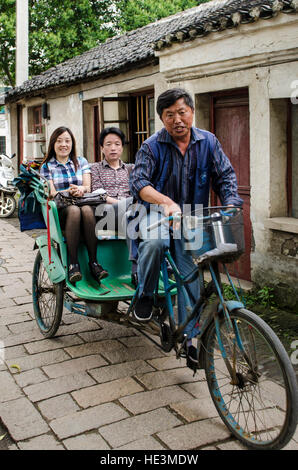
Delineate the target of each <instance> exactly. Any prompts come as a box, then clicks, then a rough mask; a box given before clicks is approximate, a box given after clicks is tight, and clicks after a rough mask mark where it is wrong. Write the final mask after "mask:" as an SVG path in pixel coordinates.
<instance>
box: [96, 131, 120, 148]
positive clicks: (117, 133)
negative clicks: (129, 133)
mask: <svg viewBox="0 0 298 470" xmlns="http://www.w3.org/2000/svg"><path fill="white" fill-rule="evenodd" d="M109 134H116V135H117V136H118V137H119V138H120V139H121V142H122V145H124V144H125V135H124V133H123V132H122V130H121V129H119V127H105V128H104V129H103V130H102V131H101V133H100V134H99V145H100V146H101V147H102V146H103V141H104V140H105V137H106V136H107V135H109Z"/></svg>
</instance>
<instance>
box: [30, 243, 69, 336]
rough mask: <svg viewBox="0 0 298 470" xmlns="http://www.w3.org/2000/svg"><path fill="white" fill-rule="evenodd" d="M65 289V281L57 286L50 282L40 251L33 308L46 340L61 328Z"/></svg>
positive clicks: (34, 271)
mask: <svg viewBox="0 0 298 470" xmlns="http://www.w3.org/2000/svg"><path fill="white" fill-rule="evenodd" d="M63 288H64V282H63V281H62V282H59V283H57V284H53V283H52V282H51V281H50V279H49V276H48V274H47V271H46V269H45V266H44V263H43V259H42V257H41V254H40V252H39V251H38V253H37V255H36V258H35V263H34V268H33V280H32V295H33V307H34V315H35V319H36V321H37V324H38V327H39V329H40V331H41V333H42V334H43V335H44V336H45V337H46V338H51V337H52V336H54V335H55V333H56V331H57V330H58V328H59V325H60V322H61V317H62V311H63V295H64V293H63Z"/></svg>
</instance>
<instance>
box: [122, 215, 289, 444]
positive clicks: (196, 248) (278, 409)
mask: <svg viewBox="0 0 298 470" xmlns="http://www.w3.org/2000/svg"><path fill="white" fill-rule="evenodd" d="M169 220H173V217H168V218H164V219H162V220H161V221H160V222H159V224H161V223H168V222H169ZM182 224H184V227H185V226H186V231H187V233H188V237H187V243H188V249H189V247H191V252H192V256H193V260H194V263H195V268H194V269H193V270H192V272H190V273H189V274H188V275H187V276H186V277H184V278H183V277H182V276H181V275H180V273H179V271H178V269H177V267H176V265H175V262H174V260H173V258H172V256H171V254H170V252H169V251H167V252H165V257H164V261H163V263H162V266H161V271H162V278H163V283H164V291H165V298H164V300H163V305H162V307H160V306H159V309H157V313H156V315H155V317H154V321H153V323H154V322H155V323H156V324H159V328H160V338H161V345H162V348H163V349H164V350H165V351H167V352H168V351H170V350H171V349H172V348H174V349H175V350H176V355H177V358H179V357H184V354H185V350H186V351H187V343H186V338H183V330H184V329H185V327H186V325H187V324H188V323H189V322H190V321H192V320H193V319H194V318H196V319H197V322H198V324H199V325H200V333H199V334H198V336H197V355H198V357H197V359H198V366H197V365H194V363H193V362H192V361H188V362H187V364H188V365H189V367H191V368H192V369H193V370H194V372H195V371H196V369H197V368H200V369H204V370H205V375H206V379H207V383H208V387H209V391H210V394H211V397H212V400H213V402H214V404H215V407H216V409H217V411H218V413H219V415H220V417H221V419H222V420H223V422H224V423H225V424H226V426H227V427H228V428H229V429H230V431H231V432H232V433H233V434H234V435H235V436H236V437H237V438H238V439H239V440H240V441H241V442H242V443H244V444H245V445H246V446H247V447H249V448H252V449H266V450H269V449H281V448H282V447H284V446H285V445H286V444H287V443H288V442H289V440H290V439H291V437H292V436H293V434H294V432H295V429H296V425H297V418H298V388H297V381H296V376H295V372H294V370H293V367H292V364H291V362H290V360H289V357H288V354H287V353H286V351H285V349H284V347H283V345H282V344H281V342H280V340H279V339H278V337H277V336H276V334H275V333H274V332H273V330H272V329H271V328H270V327H269V326H268V325H267V324H266V323H265V322H264V321H263V320H262V319H261V318H260V317H258V316H257V315H256V314H254V313H253V312H251V311H249V310H247V309H245V307H244V305H243V303H242V302H241V300H240V298H239V296H238V293H237V290H236V289H235V286H234V284H233V282H232V279H231V277H230V275H229V272H228V269H227V266H226V264H227V263H230V262H232V261H235V260H236V259H237V258H239V256H240V255H241V254H242V253H243V251H244V236H243V217H242V210H241V209H236V208H233V209H228V208H223V207H215V208H207V209H205V210H204V214H203V215H199V216H198V215H197V214H196V213H193V214H191V215H190V216H184V217H182ZM156 225H157V224H155V226H156ZM150 228H153V226H151V227H149V228H148V229H149V230H150ZM196 233H201V234H203V235H202V236H201V239H200V241H199V242H198V243H193V242H192V241H191V236H192V235H193V239H195V237H196ZM198 239H199V237H198ZM202 239H203V244H202ZM191 243H192V245H191ZM206 244H209V246H208V256H207V254H206ZM166 260H167V262H166ZM219 262H221V263H222V264H223V268H224V273H225V274H226V276H227V279H228V280H229V283H230V285H231V286H232V288H233V290H234V294H235V300H234V301H225V299H224V295H223V289H222V284H221V275H220V270H219ZM168 264H170V265H171V267H172V270H173V273H174V277H175V280H176V282H175V283H172V282H171V280H170V279H169V276H168ZM204 271H209V277H210V276H211V281H210V282H208V283H206V282H205V281H204ZM196 277H197V278H198V279H199V282H200V298H199V299H197V301H196V303H195V305H194V306H193V307H192V308H190V303H189V305H188V309H189V311H190V313H189V315H188V317H187V319H186V320H185V322H184V323H183V324H180V325H179V326H177V323H176V320H175V312H174V308H173V302H172V296H171V293H172V292H173V290H174V289H176V288H177V286H178V285H179V286H180V288H181V289H182V291H183V294H184V295H185V298H186V299H187V300H188V301H189V295H188V291H187V285H188V283H189V282H191V281H193V280H194V279H195V278H196ZM134 300H135V299H133V301H132V303H131V305H130V307H129V309H128V315H130V314H131V312H132V311H133V306H134ZM156 306H158V293H156ZM151 323H152V322H151Z"/></svg>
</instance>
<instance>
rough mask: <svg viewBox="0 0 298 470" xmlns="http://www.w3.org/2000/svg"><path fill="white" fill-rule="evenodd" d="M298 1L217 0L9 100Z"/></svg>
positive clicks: (75, 63)
mask: <svg viewBox="0 0 298 470" xmlns="http://www.w3.org/2000/svg"><path fill="white" fill-rule="evenodd" d="M297 10H298V0H263V1H262V0H242V1H240V0H213V1H211V2H208V3H203V4H201V5H199V6H197V7H194V8H191V9H189V10H186V11H184V12H180V13H177V14H176V15H173V16H169V17H168V18H163V19H161V20H159V21H156V22H155V23H151V24H149V25H147V26H144V27H142V28H139V29H136V30H134V31H130V32H128V33H126V34H123V35H121V36H116V37H114V38H111V39H109V40H107V41H106V42H105V43H103V44H100V45H99V46H97V47H94V48H93V49H90V50H89V51H87V52H85V53H84V54H81V55H79V56H76V57H74V58H72V59H70V60H67V61H66V62H63V63H61V64H59V65H57V66H55V67H52V68H50V69H49V70H46V71H45V72H43V73H41V74H40V75H37V76H35V77H33V78H32V79H30V80H27V81H25V82H24V83H23V84H22V85H21V86H19V87H16V88H13V89H12V90H10V91H9V92H8V93H7V97H6V102H12V101H16V100H18V99H20V98H22V97H25V96H34V95H37V94H40V92H42V90H45V89H49V88H56V87H61V86H70V85H73V84H76V83H82V82H88V81H90V80H96V79H98V78H103V77H107V76H111V75H117V74H119V73H121V72H123V71H127V70H130V69H133V68H137V67H142V66H144V65H147V64H154V63H155V64H157V63H158V58H157V57H156V56H155V50H160V49H162V48H164V47H167V46H169V45H170V44H172V43H173V42H177V41H180V42H182V41H186V40H192V39H195V38H196V37H200V36H205V35H206V34H208V33H210V32H212V31H222V30H224V29H227V28H233V27H236V26H237V25H239V24H240V23H249V22H254V21H257V20H258V19H268V18H272V17H273V16H275V15H277V14H278V13H280V12H282V13H294V12H297Z"/></svg>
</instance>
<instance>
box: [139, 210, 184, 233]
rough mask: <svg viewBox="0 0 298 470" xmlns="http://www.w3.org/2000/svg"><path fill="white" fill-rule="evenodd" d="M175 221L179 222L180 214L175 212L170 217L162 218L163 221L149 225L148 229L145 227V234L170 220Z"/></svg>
mask: <svg viewBox="0 0 298 470" xmlns="http://www.w3.org/2000/svg"><path fill="white" fill-rule="evenodd" d="M175 219H176V220H177V221H178V220H179V221H180V220H181V213H180V212H176V213H175V214H173V215H170V216H168V217H164V218H163V219H160V220H158V221H157V222H154V224H151V225H149V227H147V232H149V231H150V230H152V229H154V228H156V227H159V226H160V225H161V224H164V223H165V222H170V221H171V220H175Z"/></svg>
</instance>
